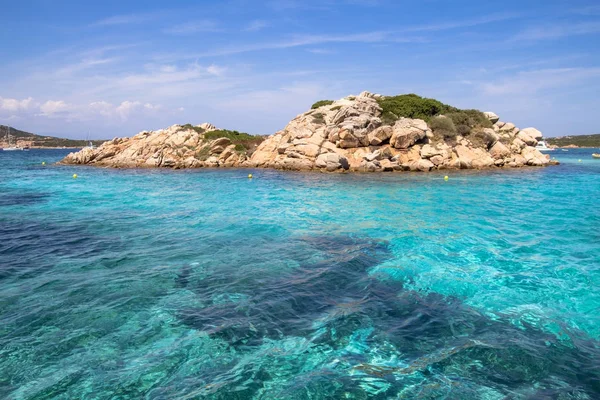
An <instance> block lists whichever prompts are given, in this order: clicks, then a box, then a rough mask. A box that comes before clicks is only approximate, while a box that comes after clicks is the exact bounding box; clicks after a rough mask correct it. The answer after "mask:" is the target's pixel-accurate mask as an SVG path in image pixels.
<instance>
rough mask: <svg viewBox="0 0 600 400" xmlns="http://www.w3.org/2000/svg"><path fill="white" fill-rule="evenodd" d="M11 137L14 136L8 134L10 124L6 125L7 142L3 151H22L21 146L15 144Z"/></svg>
mask: <svg viewBox="0 0 600 400" xmlns="http://www.w3.org/2000/svg"><path fill="white" fill-rule="evenodd" d="M13 138H14V136H12V135H11V134H10V126H8V127H7V133H6V143H7V144H8V147H5V148H4V149H3V150H4V151H23V148H22V147H19V146H17V145H16V144H14V143H12V139H13Z"/></svg>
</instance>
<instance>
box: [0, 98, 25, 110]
mask: <svg viewBox="0 0 600 400" xmlns="http://www.w3.org/2000/svg"><path fill="white" fill-rule="evenodd" d="M32 106H33V98H31V97H28V98H26V99H23V100H17V99H7V98H3V97H0V110H2V111H10V112H17V111H26V110H28V109H29V108H30V107H32Z"/></svg>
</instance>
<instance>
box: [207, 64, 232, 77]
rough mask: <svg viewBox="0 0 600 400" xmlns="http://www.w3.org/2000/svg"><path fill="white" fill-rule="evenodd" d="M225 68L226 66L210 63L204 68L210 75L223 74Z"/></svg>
mask: <svg viewBox="0 0 600 400" xmlns="http://www.w3.org/2000/svg"><path fill="white" fill-rule="evenodd" d="M226 70H227V68H225V67H219V66H217V65H210V66H209V67H208V68H206V72H208V73H209V74H211V75H216V76H221V75H223V73H224V72H225V71H226Z"/></svg>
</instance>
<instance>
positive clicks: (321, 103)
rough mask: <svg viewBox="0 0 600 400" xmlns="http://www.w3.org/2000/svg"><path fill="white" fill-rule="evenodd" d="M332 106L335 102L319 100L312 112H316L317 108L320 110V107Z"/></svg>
mask: <svg viewBox="0 0 600 400" xmlns="http://www.w3.org/2000/svg"><path fill="white" fill-rule="evenodd" d="M330 104H333V100H319V101H317V102H316V103H315V104H313V105H312V106H311V107H310V108H311V109H312V110H314V109H315V108H319V107H323V106H328V105H330Z"/></svg>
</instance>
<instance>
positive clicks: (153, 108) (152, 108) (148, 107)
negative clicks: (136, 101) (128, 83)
mask: <svg viewBox="0 0 600 400" xmlns="http://www.w3.org/2000/svg"><path fill="white" fill-rule="evenodd" d="M144 108H145V109H146V110H150V111H158V110H160V109H161V108H162V107H161V106H159V105H156V104H151V103H146V104H144Z"/></svg>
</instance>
